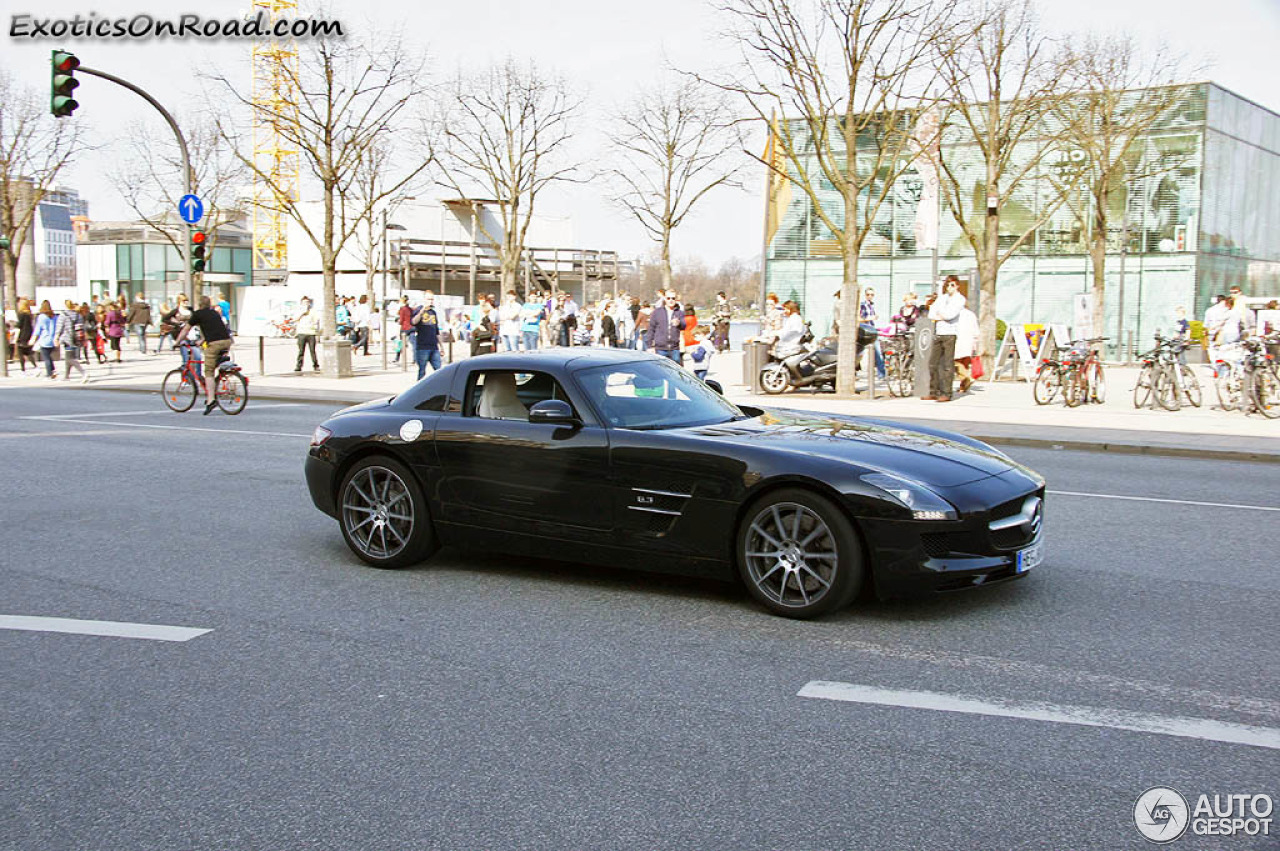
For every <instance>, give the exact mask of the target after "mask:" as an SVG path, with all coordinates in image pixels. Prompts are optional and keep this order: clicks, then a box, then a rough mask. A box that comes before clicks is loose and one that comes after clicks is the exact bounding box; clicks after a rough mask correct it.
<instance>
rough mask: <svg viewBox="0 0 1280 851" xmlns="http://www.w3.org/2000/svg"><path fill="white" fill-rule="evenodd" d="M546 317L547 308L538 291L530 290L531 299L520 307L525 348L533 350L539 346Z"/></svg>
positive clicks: (521, 333)
mask: <svg viewBox="0 0 1280 851" xmlns="http://www.w3.org/2000/svg"><path fill="white" fill-rule="evenodd" d="M545 318H546V308H544V307H543V302H542V300H541V299H540V298H539V297H538V293H537V292H535V291H533V290H530V291H529V299H528V301H526V302H525V303H524V306H523V307H521V308H520V337H521V339H522V340H523V343H524V350H525V351H526V352H531V351H533V350H534V349H536V348H538V337H539V336H540V335H541V333H542V320H543V319H545Z"/></svg>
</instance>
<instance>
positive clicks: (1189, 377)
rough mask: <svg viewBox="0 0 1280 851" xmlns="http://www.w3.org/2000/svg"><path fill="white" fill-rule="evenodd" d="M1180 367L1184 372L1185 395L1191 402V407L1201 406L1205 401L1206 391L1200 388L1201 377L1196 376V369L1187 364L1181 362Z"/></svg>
mask: <svg viewBox="0 0 1280 851" xmlns="http://www.w3.org/2000/svg"><path fill="white" fill-rule="evenodd" d="M1178 369H1179V371H1180V372H1181V374H1182V392H1183V395H1184V396H1185V397H1186V399H1187V401H1188V402H1190V403H1191V407H1193V408H1198V407H1200V405H1201V404H1202V403H1203V402H1204V391H1203V390H1201V389H1200V379H1198V378H1196V373H1195V370H1193V369H1192V368H1191V367H1189V366H1187V365H1186V364H1181V365H1180V366H1179V368H1178Z"/></svg>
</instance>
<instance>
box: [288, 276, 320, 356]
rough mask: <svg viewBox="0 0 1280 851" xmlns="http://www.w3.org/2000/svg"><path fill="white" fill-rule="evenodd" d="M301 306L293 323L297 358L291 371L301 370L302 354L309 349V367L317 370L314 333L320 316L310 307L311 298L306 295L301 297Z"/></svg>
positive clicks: (318, 324) (318, 329)
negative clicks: (296, 338) (296, 340)
mask: <svg viewBox="0 0 1280 851" xmlns="http://www.w3.org/2000/svg"><path fill="white" fill-rule="evenodd" d="M301 307H302V312H301V313H299V314H298V318H297V319H295V320H294V323H293V324H294V327H295V328H296V329H297V336H298V360H297V361H296V362H295V363H294V365H293V371H294V372H302V360H303V355H305V354H306V352H307V351H308V350H310V351H311V368H312V369H314V370H316V371H317V372H319V371H320V361H319V360H318V359H317V358H316V334H318V333H319V332H320V318H319V317H318V316H316V312H315V311H314V310H312V309H311V299H310V298H309V297H308V296H305V295H304V296H303V297H302V302H301Z"/></svg>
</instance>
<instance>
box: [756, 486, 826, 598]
mask: <svg viewBox="0 0 1280 851" xmlns="http://www.w3.org/2000/svg"><path fill="white" fill-rule="evenodd" d="M745 556H746V567H747V574H748V577H749V578H750V580H751V582H752V583H754V585H755V587H756V589H757V590H758V591H759V592H760V594H761V595H762V596H764V597H765V598H766V599H768V600H770V601H771V602H773V603H774V604H776V605H778V606H782V607H786V608H800V607H805V606H811V605H813V604H814V603H817V602H818V601H819V600H821V599H822V598H823V597H825V596H826V595H827V593H828V592H829V591H831V588H832V585H833V584H834V583H835V579H836V572H837V570H838V569H839V563H840V562H839V552H838V550H837V545H836V539H835V536H834V535H833V534H832V532H831V529H830V528H829V527H828V526H827V524H826V522H825V521H824V520H823V519H822V518H821V517H820V516H819V515H818V513H817V512H816V511H814V510H813V509H811V508H809V507H807V506H804V505H799V504H798V503H794V502H777V503H772V504H770V505H767V506H765V507H764V508H763V509H762V510H761V511H760V512H759V513H758V514H756V516H755V517H754V518H753V519H752V520H751V523H750V526H749V527H748V531H747V540H746V553H745Z"/></svg>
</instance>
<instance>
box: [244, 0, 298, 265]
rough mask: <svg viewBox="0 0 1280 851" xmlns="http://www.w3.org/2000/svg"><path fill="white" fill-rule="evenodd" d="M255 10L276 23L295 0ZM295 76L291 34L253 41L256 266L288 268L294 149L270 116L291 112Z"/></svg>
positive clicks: (291, 11) (264, 0) (269, 1)
mask: <svg viewBox="0 0 1280 851" xmlns="http://www.w3.org/2000/svg"><path fill="white" fill-rule="evenodd" d="M253 10H254V12H264V13H266V16H267V18H268V20H270V21H271V22H273V23H274V22H275V20H276V19H278V18H279V17H281V16H282V15H288V16H290V17H293V16H295V15H296V14H297V11H298V2H297V0H253ZM297 79H298V48H297V45H296V44H294V41H293V39H279V40H276V41H255V42H254V43H253V105H254V121H253V162H254V166H255V167H256V169H257V171H258V174H255V175H254V180H253V266H254V268H255V269H286V268H288V265H289V226H288V216H287V215H286V214H285V212H284V206H285V203H286V202H290V201H296V200H297V199H298V180H299V176H298V168H299V166H298V151H297V148H295V147H294V146H292V145H290V144H289V143H288V141H287V139H286V137H285V136H284V135H283V134H282V133H281V128H280V119H279V118H274V119H273V118H271V117H270V116H286V117H292V115H293V113H294V111H295V107H294V101H293V97H294V85H295V81H296V80H297ZM286 120H288V119H286ZM259 175H265V176H267V177H268V178H269V179H263V177H261V176H259Z"/></svg>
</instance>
